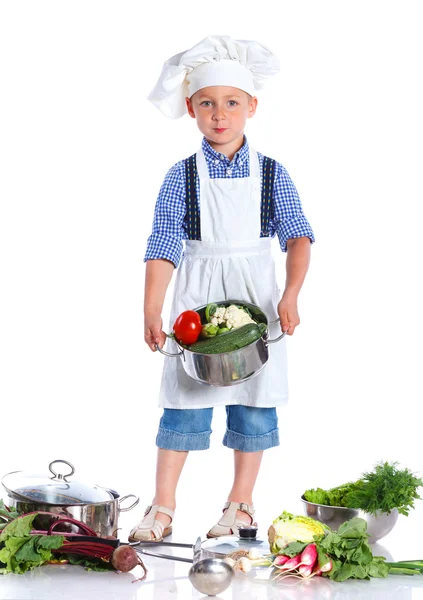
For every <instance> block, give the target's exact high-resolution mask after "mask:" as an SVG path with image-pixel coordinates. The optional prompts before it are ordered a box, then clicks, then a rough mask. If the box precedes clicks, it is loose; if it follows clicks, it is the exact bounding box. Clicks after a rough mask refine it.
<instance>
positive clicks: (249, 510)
mask: <svg viewBox="0 0 423 600" xmlns="http://www.w3.org/2000/svg"><path fill="white" fill-rule="evenodd" d="M223 510H224V511H225V510H226V512H225V513H224V514H223V517H222V518H221V519H220V521H219V522H218V523H216V525H214V527H212V528H211V529H210V531H209V532H208V533H207V537H208V538H217V537H220V536H222V535H238V530H239V527H241V526H244V525H250V523H247V522H246V521H242V520H241V519H237V516H236V511H237V510H241V511H242V512H245V513H246V514H247V515H248V516H249V517H251V525H254V526H255V527H257V523H255V522H254V516H253V515H254V506H252V505H251V506H250V505H249V504H245V502H226V504H225V506H224V507H223Z"/></svg>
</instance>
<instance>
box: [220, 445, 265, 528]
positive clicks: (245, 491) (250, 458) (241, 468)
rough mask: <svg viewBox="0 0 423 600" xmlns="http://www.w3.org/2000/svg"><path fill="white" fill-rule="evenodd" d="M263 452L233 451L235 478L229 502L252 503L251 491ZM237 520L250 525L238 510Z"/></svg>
mask: <svg viewBox="0 0 423 600" xmlns="http://www.w3.org/2000/svg"><path fill="white" fill-rule="evenodd" d="M262 458H263V451H260V452H241V451H240V450H234V463H235V477H234V483H233V486H232V489H231V491H230V493H229V496H228V501H229V502H245V503H246V504H250V505H251V504H252V503H253V489H254V486H255V483H256V480H257V475H258V473H259V471H260V465H261V460H262ZM237 518H238V519H241V520H242V521H246V522H247V523H251V518H250V517H249V516H248V515H247V514H246V513H245V512H242V511H240V510H238V511H237Z"/></svg>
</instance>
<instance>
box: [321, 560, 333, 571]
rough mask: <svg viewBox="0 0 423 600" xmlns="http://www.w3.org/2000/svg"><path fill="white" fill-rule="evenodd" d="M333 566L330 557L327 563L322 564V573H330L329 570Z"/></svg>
mask: <svg viewBox="0 0 423 600" xmlns="http://www.w3.org/2000/svg"><path fill="white" fill-rule="evenodd" d="M332 567H333V564H332V561H331V560H330V559H328V562H327V563H325V564H324V565H321V566H320V570H321V572H322V573H329V571H331V570H332Z"/></svg>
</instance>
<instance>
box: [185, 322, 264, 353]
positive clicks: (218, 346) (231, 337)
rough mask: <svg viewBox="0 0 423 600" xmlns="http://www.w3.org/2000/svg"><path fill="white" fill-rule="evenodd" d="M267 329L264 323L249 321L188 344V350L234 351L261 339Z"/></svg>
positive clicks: (209, 351) (208, 351) (204, 351)
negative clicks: (219, 333)
mask: <svg viewBox="0 0 423 600" xmlns="http://www.w3.org/2000/svg"><path fill="white" fill-rule="evenodd" d="M266 329H267V328H266V325H265V324H264V323H247V325H243V326H242V327H238V329H233V330H232V331H230V332H229V333H222V334H221V335H217V336H216V337H213V338H209V339H207V340H203V341H200V342H195V344H191V345H190V346H188V350H190V351H191V352H200V353H201V354H222V353H223V352H233V351H234V350H239V349H240V348H244V347H245V346H248V345H249V344H252V343H253V342H256V341H257V340H259V339H260V338H261V336H262V335H263V333H264V332H265V331H266Z"/></svg>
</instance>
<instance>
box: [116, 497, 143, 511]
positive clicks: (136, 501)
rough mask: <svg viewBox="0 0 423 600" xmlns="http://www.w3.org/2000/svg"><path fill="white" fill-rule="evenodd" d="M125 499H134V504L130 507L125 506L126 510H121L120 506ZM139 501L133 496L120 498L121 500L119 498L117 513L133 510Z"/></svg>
mask: <svg viewBox="0 0 423 600" xmlns="http://www.w3.org/2000/svg"><path fill="white" fill-rule="evenodd" d="M127 498H135V502H133V503H132V504H131V506H127V507H126V508H122V507H121V504H122V502H123V501H124V500H126V499H127ZM139 501H140V499H139V498H138V496H135V494H128V495H127V496H122V498H119V501H118V504H119V512H120V513H121V512H127V511H128V510H131V509H132V508H134V507H135V506H136V505H137V504H138V502H139Z"/></svg>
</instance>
